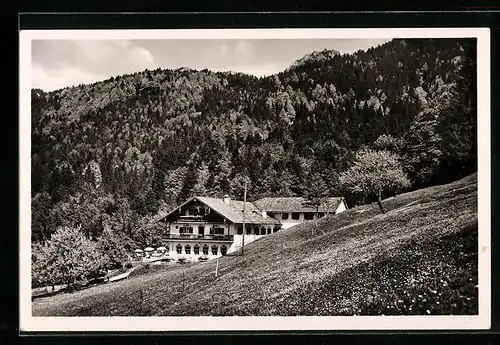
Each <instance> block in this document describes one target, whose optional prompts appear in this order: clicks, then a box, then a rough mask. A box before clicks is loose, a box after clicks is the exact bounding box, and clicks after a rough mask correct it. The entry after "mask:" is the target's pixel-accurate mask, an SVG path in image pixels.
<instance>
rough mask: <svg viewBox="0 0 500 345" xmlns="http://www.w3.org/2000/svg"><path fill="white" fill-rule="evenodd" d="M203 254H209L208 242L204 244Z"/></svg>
mask: <svg viewBox="0 0 500 345" xmlns="http://www.w3.org/2000/svg"><path fill="white" fill-rule="evenodd" d="M203 255H208V246H207V245H206V244H205V245H204V246H203Z"/></svg>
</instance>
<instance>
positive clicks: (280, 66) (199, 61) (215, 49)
mask: <svg viewBox="0 0 500 345" xmlns="http://www.w3.org/2000/svg"><path fill="white" fill-rule="evenodd" d="M387 41H388V39H170V40H168V39H149V40H145V39H144V40H117V39H113V40H95V39H93V40H90V39H87V40H81V39H80V40H75V39H73V40H60V39H57V40H39V39H36V40H33V41H32V61H31V64H32V65H31V67H32V68H31V81H32V85H31V86H32V88H39V89H42V90H44V91H52V90H57V89H60V88H63V87H66V86H74V85H79V84H88V83H93V82H96V81H101V80H106V79H108V78H110V77H115V76H118V75H123V74H129V73H134V72H139V71H143V70H145V69H146V68H147V69H149V70H153V69H156V68H158V67H160V68H162V69H175V68H179V67H188V68H192V69H205V68H207V69H209V70H213V71H233V72H243V73H248V74H253V75H255V76H259V77H260V76H267V75H271V74H274V73H278V72H281V71H283V70H285V69H286V68H287V67H289V66H290V65H291V64H292V63H293V62H294V61H296V60H297V59H300V58H301V57H303V56H304V55H306V54H309V53H311V52H313V51H319V50H323V49H335V50H338V51H339V52H340V53H348V54H349V53H353V52H355V51H358V50H359V49H362V50H366V49H368V48H370V47H376V46H378V45H380V44H383V43H385V42H387Z"/></svg>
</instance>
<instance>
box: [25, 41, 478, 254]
mask: <svg viewBox="0 0 500 345" xmlns="http://www.w3.org/2000/svg"><path fill="white" fill-rule="evenodd" d="M31 106H32V128H31V130H32V133H31V134H32V159H31V163H32V164H31V169H32V172H31V178H32V181H31V186H32V235H33V236H32V240H33V242H41V243H43V242H45V241H47V240H48V239H50V237H51V234H52V233H53V232H54V231H55V230H56V229H57V228H58V227H62V226H66V227H78V229H79V231H81V232H82V233H83V234H84V235H85V236H88V237H89V238H90V239H92V240H94V241H102V240H103V239H108V242H109V243H112V244H113V243H114V244H113V245H111V244H109V243H108V244H107V246H108V247H110V246H113V247H117V246H122V247H125V248H130V246H133V245H154V244H155V243H154V242H157V241H158V236H159V235H158V234H157V229H156V227H155V224H154V222H153V220H154V217H155V215H157V214H158V213H160V212H164V211H165V210H168V209H170V208H172V207H174V206H175V205H177V204H179V203H181V202H183V201H184V200H186V199H187V198H188V197H189V196H192V195H194V194H198V195H206V196H221V195H223V194H229V195H231V196H232V197H233V198H236V199H238V198H242V194H243V188H244V187H243V186H244V184H245V181H247V182H248V199H249V200H253V199H257V198H260V197H264V196H294V195H297V196H302V195H306V194H307V191H308V190H309V189H310V188H314V186H317V185H321V186H324V189H325V192H326V193H327V194H329V195H332V196H341V195H342V196H345V197H346V198H347V200H348V203H349V204H350V205H351V206H352V205H354V204H357V203H363V202H365V203H366V202H372V201H373V200H371V199H370V198H368V199H365V198H360V197H359V196H357V195H354V194H352V193H349V192H348V191H346V190H345V189H344V188H343V186H342V184H341V183H340V176H341V174H342V173H343V172H345V171H346V170H347V169H348V168H349V167H350V166H351V165H352V162H353V160H354V158H355V156H356V153H357V152H359V151H360V150H364V149H371V150H387V151H389V152H391V153H392V154H394V155H396V156H397V157H398V159H399V160H400V162H401V164H402V166H403V169H404V171H405V173H406V174H407V176H408V178H409V180H410V181H411V186H410V187H408V189H418V188H422V187H426V186H430V185H435V184H442V183H446V182H450V181H452V180H456V179H458V178H461V177H463V176H465V175H467V174H470V173H471V172H474V171H476V169H477V149H476V117H477V113H476V42H475V40H474V39H404V40H402V39H395V40H392V41H390V42H388V43H386V44H384V45H381V46H378V47H375V48H371V49H368V50H367V51H361V50H360V51H358V52H356V53H354V54H339V53H338V52H336V51H332V50H324V51H321V52H314V53H311V54H310V55H307V56H305V57H303V58H302V59H300V60H298V61H297V62H296V63H294V64H293V65H291V66H290V67H289V68H288V69H287V70H285V71H283V72H281V73H278V74H276V75H272V76H269V77H262V78H257V77H254V76H251V75H246V74H241V73H229V72H212V71H209V70H200V71H198V70H191V69H188V68H181V69H177V70H169V69H157V70H145V71H142V72H137V73H134V74H129V75H123V76H117V77H113V78H110V79H108V80H105V81H102V82H96V83H93V84H89V85H79V86H76V87H68V88H64V89H61V90H57V91H53V92H48V93H46V92H44V91H42V90H39V89H33V90H32V105H31ZM316 189H317V188H316ZM386 196H388V195H386Z"/></svg>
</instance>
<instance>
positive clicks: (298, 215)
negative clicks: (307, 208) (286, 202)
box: [292, 212, 300, 220]
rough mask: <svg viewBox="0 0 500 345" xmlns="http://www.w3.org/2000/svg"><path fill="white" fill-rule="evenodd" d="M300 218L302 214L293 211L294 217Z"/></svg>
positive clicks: (295, 218)
mask: <svg viewBox="0 0 500 345" xmlns="http://www.w3.org/2000/svg"><path fill="white" fill-rule="evenodd" d="M299 218H300V214H299V213H298V212H293V213H292V219H294V220H299Z"/></svg>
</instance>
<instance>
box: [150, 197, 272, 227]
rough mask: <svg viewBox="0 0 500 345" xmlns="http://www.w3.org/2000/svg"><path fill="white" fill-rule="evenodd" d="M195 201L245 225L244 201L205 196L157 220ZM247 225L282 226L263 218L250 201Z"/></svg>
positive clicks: (163, 216) (247, 207) (188, 201)
mask: <svg viewBox="0 0 500 345" xmlns="http://www.w3.org/2000/svg"><path fill="white" fill-rule="evenodd" d="M193 200H198V201H200V202H201V203H203V204H205V205H206V206H208V207H209V208H210V209H212V210H214V211H215V212H217V213H219V214H220V215H221V216H223V217H224V218H226V219H228V220H229V221H230V222H232V223H237V224H239V223H243V201H237V200H230V201H229V202H228V203H225V202H224V200H222V199H220V198H210V197H204V196H194V197H192V198H190V199H189V200H187V201H186V202H184V203H183V204H182V205H180V206H178V207H176V208H175V209H174V210H172V211H170V212H169V213H167V214H165V215H162V216H161V217H159V218H157V220H161V219H163V218H165V217H167V216H169V215H171V214H172V213H174V212H175V211H176V210H178V209H179V208H180V207H182V206H184V205H186V204H188V203H190V202H191V201H193ZM245 223H247V224H266V225H279V224H280V223H279V222H278V221H277V220H276V219H274V218H271V217H266V218H264V217H262V211H261V210H259V209H258V208H257V207H255V205H254V204H252V203H251V202H248V201H247V203H246V205H245Z"/></svg>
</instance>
